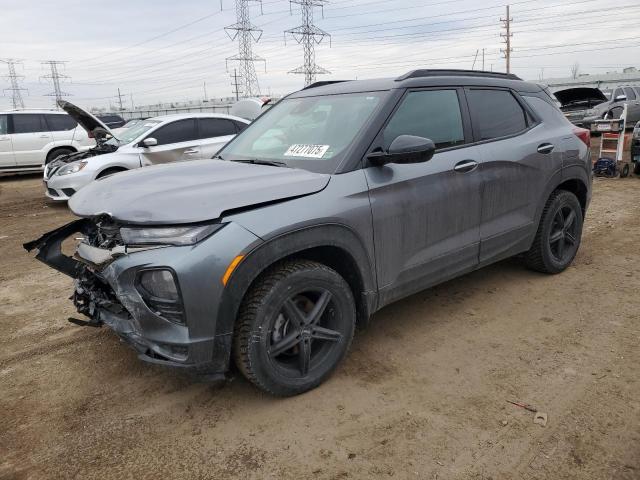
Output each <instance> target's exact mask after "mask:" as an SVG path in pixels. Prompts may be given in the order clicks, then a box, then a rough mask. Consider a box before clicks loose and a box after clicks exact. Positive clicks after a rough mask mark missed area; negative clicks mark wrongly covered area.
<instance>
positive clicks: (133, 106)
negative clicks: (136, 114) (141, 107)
mask: <svg viewBox="0 0 640 480" xmlns="http://www.w3.org/2000/svg"><path fill="white" fill-rule="evenodd" d="M129 98H130V99H131V111H133V110H135V109H136V106H135V105H134V104H133V93H130V94H129Z"/></svg>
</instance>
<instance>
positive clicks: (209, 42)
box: [0, 0, 640, 108]
mask: <svg viewBox="0 0 640 480" xmlns="http://www.w3.org/2000/svg"><path fill="white" fill-rule="evenodd" d="M505 4H506V1H505V0H487V1H477V0H425V1H422V2H416V1H411V0H396V1H391V0H334V1H330V2H328V3H327V4H326V5H325V7H324V18H323V14H322V10H321V9H320V8H317V9H316V10H315V19H316V22H315V23H316V25H317V26H318V27H319V28H322V29H323V30H325V31H327V32H328V33H330V34H331V45H330V44H329V39H328V38H326V39H325V40H324V41H323V42H322V43H321V44H319V45H317V46H316V62H317V63H318V64H319V65H321V66H323V67H325V68H326V69H328V70H330V71H331V74H330V75H323V76H322V77H321V79H323V80H324V79H332V78H334V79H350V78H369V77H381V76H395V75H399V74H402V73H404V72H406V71H408V70H411V69H413V68H420V67H423V68H428V67H431V68H447V67H450V68H471V67H472V66H473V64H474V57H475V55H476V52H477V51H478V50H479V51H480V52H481V51H482V49H483V48H484V49H485V69H487V70H489V69H491V68H493V69H494V70H500V71H504V69H505V62H504V59H503V58H501V56H500V54H499V49H500V48H501V47H502V45H501V39H500V36H499V35H500V33H501V28H500V17H504V16H505V7H504V6H505ZM222 8H223V9H222V10H220V0H181V1H176V0H171V1H169V0H153V1H151V0H145V1H142V0H126V1H125V0H110V1H109V2H106V3H102V2H91V1H87V0H35V1H34V0H31V1H22V2H17V1H16V0H0V11H1V12H2V14H1V15H0V32H2V36H1V38H2V40H0V58H17V59H21V60H23V65H22V66H19V67H18V68H17V70H18V73H19V74H20V75H23V76H24V77H25V79H24V80H22V86H24V87H25V88H27V89H28V95H25V97H24V98H25V102H26V104H27V107H40V106H50V105H52V104H53V102H52V100H51V98H49V97H45V96H43V95H45V94H47V93H49V92H51V91H52V87H51V85H50V84H47V81H46V80H45V79H41V78H40V77H42V76H43V75H46V74H47V73H49V72H48V71H47V70H46V68H45V67H43V66H42V65H41V64H40V62H41V61H43V60H50V59H53V60H63V61H66V62H67V63H66V65H65V67H64V68H63V69H62V72H63V73H64V74H66V75H68V76H69V77H70V79H69V80H68V81H65V83H64V84H63V89H64V91H65V92H68V93H70V94H71V95H72V96H70V97H69V99H70V100H72V101H74V102H76V103H78V104H80V105H83V106H87V107H89V106H102V107H104V106H108V105H109V104H110V103H111V104H112V105H115V95H116V93H117V89H118V87H119V88H120V90H121V92H122V93H123V94H124V95H126V97H125V101H126V106H127V107H128V106H130V104H131V97H133V101H134V102H135V104H136V105H143V104H150V103H155V102H159V101H184V100H188V99H195V100H197V99H200V98H202V97H203V95H204V89H203V82H205V81H206V83H207V92H208V95H209V97H227V96H230V95H231V94H232V86H231V79H230V77H229V72H228V71H227V70H226V65H225V63H226V62H225V58H226V57H229V56H232V55H234V54H235V53H237V48H238V47H237V42H236V43H234V42H232V41H231V40H230V39H229V37H228V36H227V35H226V33H225V31H224V27H225V26H227V25H230V24H233V23H235V9H234V3H233V0H222ZM261 10H262V11H261ZM250 11H251V16H252V22H253V23H254V24H255V25H257V26H259V27H261V28H262V29H263V30H264V33H263V36H262V38H261V39H260V41H259V42H258V43H257V44H255V45H254V47H253V48H254V53H255V54H257V55H260V56H262V57H264V58H265V59H266V73H265V66H264V65H263V64H257V65H256V71H257V73H258V78H259V82H260V87H261V90H262V93H263V94H268V93H269V92H272V93H282V94H284V93H288V92H290V91H293V90H297V89H299V88H301V87H302V85H303V81H304V78H303V76H301V75H292V74H288V73H287V72H288V71H289V70H291V69H293V68H296V67H298V66H300V65H302V61H303V57H302V47H301V46H300V45H297V44H296V42H295V40H293V39H291V38H288V39H287V42H286V45H285V42H284V34H283V32H284V30H286V29H289V28H293V27H296V26H298V25H299V24H300V22H301V19H300V12H299V9H298V8H297V7H295V6H294V7H293V8H292V13H290V7H289V3H288V1H287V0H264V2H263V5H262V9H261V8H260V5H259V4H258V2H253V3H252V6H251V9H250ZM511 16H512V17H513V19H514V22H513V33H514V37H513V48H514V53H513V57H514V58H513V60H512V65H513V72H514V73H516V74H518V75H520V76H522V77H524V78H527V79H538V78H539V77H540V76H541V75H543V76H544V77H545V78H549V77H564V76H568V75H569V74H570V71H571V67H572V65H574V64H575V63H579V65H580V71H581V72H582V73H605V72H607V71H614V70H621V69H622V68H623V67H626V66H636V67H640V33H639V31H638V28H637V25H638V24H639V20H640V2H639V1H638V0H620V2H619V4H618V5H616V6H615V7H613V6H611V4H608V3H606V2H601V1H598V0H579V1H572V0H565V1H562V0H519V1H513V2H511ZM229 67H230V68H231V71H232V69H233V65H229ZM475 68H477V69H478V68H482V54H481V53H480V54H478V57H477V59H476V60H475ZM0 72H1V74H5V73H6V65H4V64H1V63H0ZM6 87H8V81H7V80H6V79H5V78H2V79H0V89H4V88H6ZM9 106H10V97H9V94H8V93H7V96H5V97H0V108H7V107H9Z"/></svg>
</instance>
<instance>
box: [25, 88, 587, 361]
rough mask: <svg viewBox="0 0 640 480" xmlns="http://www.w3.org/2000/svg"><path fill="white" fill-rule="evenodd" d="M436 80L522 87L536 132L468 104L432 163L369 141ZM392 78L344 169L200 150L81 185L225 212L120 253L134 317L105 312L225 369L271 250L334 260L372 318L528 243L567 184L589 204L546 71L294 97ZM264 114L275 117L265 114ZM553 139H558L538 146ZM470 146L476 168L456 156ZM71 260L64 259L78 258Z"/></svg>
mask: <svg viewBox="0 0 640 480" xmlns="http://www.w3.org/2000/svg"><path fill="white" fill-rule="evenodd" d="M438 86H443V87H449V88H450V87H452V86H455V87H467V86H487V87H492V88H507V89H511V90H512V93H514V94H516V96H517V97H518V98H519V101H520V100H521V101H522V102H523V106H525V109H526V108H529V109H530V110H531V111H530V112H528V113H530V114H531V116H532V117H533V119H532V121H531V122H528V123H527V125H529V126H528V127H527V130H526V131H523V132H520V133H518V134H515V135H512V136H509V137H503V138H495V139H492V140H489V141H475V138H476V137H474V136H473V135H472V132H470V131H469V129H470V128H471V127H470V116H469V113H468V111H466V110H465V112H464V119H465V120H464V123H465V142H466V143H465V144H464V145H461V146H458V147H453V148H449V149H445V150H441V151H437V152H436V153H435V155H434V156H433V158H432V159H431V160H430V161H427V162H423V163H416V164H398V163H395V164H387V165H384V166H374V165H371V164H370V163H369V161H368V160H367V154H368V153H370V152H371V151H372V149H374V148H376V147H377V146H378V144H377V143H376V139H378V138H379V134H380V132H381V130H382V128H383V127H384V125H385V124H386V122H387V120H388V118H389V116H390V115H391V113H392V112H393V111H394V108H395V107H396V105H397V104H398V102H399V101H400V99H401V97H402V95H403V94H404V92H405V91H407V89H414V88H423V87H425V88H426V87H438ZM382 90H388V91H389V94H388V95H387V96H385V98H384V102H385V103H384V105H382V106H381V108H380V109H379V110H378V111H377V113H376V115H375V116H374V118H372V119H371V120H370V121H369V122H368V124H367V125H366V127H365V128H363V130H362V131H360V132H359V133H358V134H357V136H356V137H355V139H354V141H353V143H352V144H351V145H350V146H349V147H348V155H347V158H345V159H344V160H343V161H342V162H341V164H340V165H339V166H338V167H337V168H336V171H335V172H334V173H333V174H332V175H325V174H318V173H313V172H310V171H306V170H298V169H288V168H280V167H272V166H261V165H252V164H242V163H235V162H225V161H214V160H202V161H193V162H184V163H180V164H173V165H165V166H154V167H150V168H146V169H142V170H139V171H136V172H130V173H123V174H119V175H117V176H114V177H111V178H107V179H104V180H100V181H97V182H94V183H92V184H91V185H89V186H87V187H86V188H84V189H82V190H81V191H80V192H78V193H77V194H76V195H75V196H74V197H73V198H72V200H71V201H70V207H71V208H72V210H73V211H74V213H75V214H76V215H78V216H81V217H86V218H90V219H92V218H94V217H100V216H102V215H104V214H107V215H109V216H111V218H112V219H113V220H115V221H116V222H118V223H121V224H137V225H176V224H189V223H201V222H207V221H218V222H222V223H225V224H227V225H225V226H224V227H223V228H222V229H221V230H219V231H217V232H216V233H214V234H213V235H212V236H211V237H209V238H207V239H205V240H203V241H202V242H200V243H198V244H196V245H195V246H192V247H166V248H160V249H154V250H147V251H141V252H134V253H128V254H127V255H125V256H123V257H119V258H115V259H114V260H113V262H112V263H110V265H109V266H108V267H107V268H105V269H104V270H103V271H102V273H101V274H102V275H103V276H104V277H105V278H106V280H107V282H108V283H109V285H110V286H111V287H112V289H113V291H114V292H116V295H117V297H118V299H119V300H120V302H121V303H122V304H123V305H124V306H125V307H126V308H127V310H128V311H129V312H130V313H131V314H132V316H133V317H134V318H133V319H129V320H126V319H123V318H112V317H113V316H111V317H109V319H108V320H109V321H108V322H107V321H106V320H105V322H106V323H108V324H109V325H111V326H112V328H114V329H115V330H116V331H118V332H119V333H120V334H121V335H122V336H124V337H126V339H127V340H128V341H129V342H130V343H132V344H134V346H136V348H138V350H139V351H141V352H145V351H146V350H145V348H146V349H150V350H152V351H153V352H155V354H157V355H159V356H161V357H162V358H164V359H165V360H164V361H162V362H164V363H165V364H171V365H174V366H189V367H193V368H201V367H207V368H209V369H213V370H214V371H216V372H224V371H226V369H227V368H228V363H229V354H230V349H231V338H232V333H233V328H234V322H235V319H236V316H237V312H238V309H239V307H240V305H241V303H242V300H243V298H244V296H245V295H246V293H247V291H248V289H249V288H250V287H251V285H252V284H253V282H254V281H255V279H256V278H258V276H259V275H260V274H261V273H263V272H264V270H265V269H266V268H268V267H269V266H270V265H273V264H274V263H275V262H278V261H280V260H282V259H284V258H288V257H291V256H296V257H301V258H310V259H316V260H318V259H320V260H322V261H325V262H326V263H328V264H329V265H330V266H332V268H334V269H336V270H338V271H339V272H340V273H341V274H342V275H343V276H344V277H345V279H346V280H347V282H348V283H349V285H350V286H351V287H352V288H353V289H354V293H356V295H355V296H356V301H357V308H358V315H359V319H360V320H362V321H364V320H366V319H367V318H368V316H369V315H370V314H371V313H373V312H375V311H376V310H378V309H380V308H382V307H383V306H384V305H386V304H388V303H390V302H392V301H394V300H397V299H400V298H403V297H406V296H407V295H410V294H412V293H415V292H417V291H419V290H422V289H424V288H427V287H429V286H431V285H434V284H437V283H440V282H442V281H445V280H447V279H450V278H453V277H456V276H458V275H461V274H463V273H465V272H469V271H472V270H474V269H477V268H480V267H481V266H484V265H487V264H490V263H493V262H495V261H498V260H500V259H502V258H506V257H509V256H512V255H515V254H518V253H521V252H524V251H527V250H528V249H529V248H530V246H531V243H532V241H533V238H534V236H535V234H536V230H537V228H538V223H539V220H540V217H541V215H542V211H543V209H544V206H545V204H546V202H547V199H548V198H549V196H550V194H551V193H552V192H553V191H554V190H555V189H556V188H558V187H561V188H562V186H563V185H565V186H566V188H573V191H575V192H578V193H580V192H584V193H585V197H584V199H581V201H582V203H583V208H584V209H586V207H587V205H588V200H589V198H590V194H591V173H590V172H591V164H590V151H589V148H588V147H587V146H586V145H585V144H584V143H583V142H582V141H581V140H580V139H579V138H578V137H576V135H575V134H574V132H573V128H574V127H573V126H572V125H571V124H570V123H569V122H568V121H567V120H566V119H565V118H564V117H563V116H562V113H561V112H560V111H559V110H558V108H557V107H555V106H554V105H553V103H552V100H551V99H550V98H549V97H548V95H547V94H546V93H544V91H543V90H542V89H541V87H540V86H538V85H535V84H530V83H525V82H522V81H517V80H511V79H508V80H506V79H498V78H481V77H478V78H476V77H462V76H461V77H457V76H451V77H433V78H428V79H425V78H409V79H405V80H402V81H394V80H389V79H387V80H385V79H383V80H376V81H362V82H345V83H340V84H334V85H327V86H323V87H318V88H311V89H308V90H303V91H301V92H297V93H295V94H293V95H292V96H293V97H309V96H315V95H333V94H336V95H337V94H341V93H352V92H362V91H382ZM459 90H460V92H462V90H463V88H460V89H459ZM462 98H464V96H463V97H462ZM461 105H464V102H463V103H461ZM526 105H528V107H526ZM462 108H463V109H466V108H467V107H465V106H463V107H462ZM262 118H268V116H267V117H261V118H259V119H258V120H257V122H260V121H263V120H262ZM241 135H242V134H241ZM231 144H233V141H232V142H231ZM549 145H551V146H552V147H553V148H551V149H546V150H545V149H543V150H545V151H544V152H540V151H539V150H540V147H545V146H549ZM225 148H228V147H225ZM223 156H224V150H223ZM469 160H472V161H473V162H476V163H477V166H476V168H474V169H471V170H464V171H463V170H458V171H456V170H454V168H455V167H456V165H459V164H460V163H461V162H463V163H464V162H466V161H469ZM67 233H68V232H67ZM43 238H44V237H43ZM33 243H37V242H33ZM45 243H46V241H45ZM44 256H45V257H46V255H44ZM238 257H242V259H241V261H240V263H239V265H238V266H237V268H236V269H235V270H233V273H232V274H231V275H230V277H229V279H228V283H227V284H226V286H225V285H223V284H222V281H221V279H222V278H223V275H224V274H225V272H226V271H227V268H228V266H229V265H230V263H231V262H232V260H233V259H234V258H238ZM66 267H68V263H67V264H65V269H66V270H67V273H68V271H69V269H68V268H66ZM153 267H159V268H162V267H167V268H170V269H171V270H172V271H173V272H174V273H175V277H176V280H177V283H178V285H179V287H180V291H181V292H182V297H183V301H184V305H185V314H186V315H185V316H186V326H185V325H173V324H172V325H169V324H168V322H167V321H165V320H163V319H162V318H161V317H159V316H157V315H155V314H154V313H153V312H152V311H151V310H149V309H148V308H147V307H146V305H145V304H144V301H143V299H142V298H140V295H139V294H138V293H137V292H136V290H135V285H134V279H135V276H136V272H137V271H139V270H140V269H146V268H153ZM105 318H106V317H105ZM109 322H110V323H109ZM140 345H142V346H140ZM166 345H179V346H186V347H187V349H188V355H187V357H186V358H175V357H172V356H171V352H170V351H168V350H167V349H166ZM145 359H146V360H150V359H149V358H146V357H145ZM150 361H151V360H150ZM153 361H155V362H156V363H162V362H161V361H160V360H158V359H157V358H155V359H154V360H153Z"/></svg>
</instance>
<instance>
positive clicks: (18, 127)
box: [12, 113, 48, 133]
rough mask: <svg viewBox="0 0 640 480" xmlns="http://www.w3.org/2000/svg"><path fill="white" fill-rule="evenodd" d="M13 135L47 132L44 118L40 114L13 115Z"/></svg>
mask: <svg viewBox="0 0 640 480" xmlns="http://www.w3.org/2000/svg"><path fill="white" fill-rule="evenodd" d="M12 117H13V133H37V132H47V131H48V130H47V126H46V125H45V123H44V116H43V115H42V114H39V113H19V114H13V115H12Z"/></svg>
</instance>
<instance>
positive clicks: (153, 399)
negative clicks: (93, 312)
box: [0, 177, 640, 480]
mask: <svg viewBox="0 0 640 480" xmlns="http://www.w3.org/2000/svg"><path fill="white" fill-rule="evenodd" d="M639 213H640V179H638V178H628V179H624V180H601V181H596V182H595V192H594V200H593V204H592V209H591V211H590V212H589V215H588V218H587V221H586V226H585V234H584V240H583V245H582V249H581V250H580V252H579V254H578V257H577V259H576V261H575V264H574V265H573V266H572V267H571V268H570V269H569V270H568V271H567V272H565V273H564V274H562V275H559V276H545V275H540V274H536V273H532V272H530V271H527V270H525V269H524V268H523V267H522V266H521V265H520V263H519V262H518V261H515V260H511V261H506V262H502V263H500V264H498V265H495V266H493V267H490V268H487V269H484V270H482V271H479V272H476V273H474V274H471V275H468V276H465V277H463V278H460V279H457V280H455V281H451V282H448V283H447V284H445V285H441V286H439V287H437V288H434V289H432V290H429V291H426V292H423V293H420V294H418V295H415V296H413V297H411V298H409V299H407V300H405V301H402V302H400V303H397V304H395V305H393V306H391V307H388V308H386V309H384V310H383V311H381V312H379V313H378V314H376V315H375V317H374V319H373V322H372V325H371V326H370V328H369V329H368V330H366V331H364V332H360V333H359V334H358V335H357V336H356V339H355V341H354V344H353V348H352V351H351V353H350V355H349V357H348V359H347V361H346V363H345V364H344V365H343V366H342V367H341V368H340V369H339V371H338V372H337V374H336V375H334V376H333V377H332V378H331V379H330V380H329V381H328V382H327V383H326V384H325V385H323V386H322V387H320V388H318V389H316V390H315V391H313V392H310V393H308V394H305V395H302V396H300V397H297V398H291V399H285V400H282V399H274V398H270V397H268V396H265V395H262V394H260V393H259V392H258V391H256V390H255V389H254V388H252V387H251V386H250V385H249V384H248V383H247V382H246V381H244V380H243V379H242V378H239V377H238V378H235V380H233V381H232V382H230V383H228V384H226V385H225V386H223V387H222V388H214V387H212V386H210V385H206V384H201V383H195V382H194V381H193V380H192V379H190V378H185V377H181V376H180V375H178V374H177V373H175V372H173V371H169V370H165V369H162V368H160V367H154V366H150V365H147V364H144V363H141V362H140V361H138V359H137V358H136V355H135V354H134V353H133V352H132V351H131V350H129V349H128V348H127V347H126V346H125V345H124V344H121V343H120V342H119V341H118V339H117V338H116V336H115V335H114V334H112V333H111V332H110V331H108V330H107V329H99V330H94V329H88V328H87V329H83V328H79V327H76V326H73V325H71V324H69V323H68V322H67V320H66V319H67V317H68V316H70V315H73V314H74V311H73V309H72V308H71V305H70V302H69V301H68V300H67V297H68V295H69V294H70V291H71V280H70V279H68V278H66V277H64V276H63V275H61V274H58V273H55V272H54V271H53V270H51V269H49V268H47V267H45V266H44V265H42V264H40V263H39V262H37V261H35V260H33V259H32V258H30V256H29V255H28V254H27V253H26V252H24V251H23V250H22V248H21V244H22V242H24V241H26V240H30V239H33V238H35V237H37V236H38V235H39V234H40V233H42V232H45V231H48V230H50V229H52V228H54V227H56V226H59V225H61V224H62V223H64V222H66V221H68V220H69V219H71V218H72V217H71V215H70V213H69V212H68V211H67V209H66V206H64V205H56V204H53V203H51V202H49V201H47V200H45V199H44V198H43V193H42V187H41V185H40V183H39V180H38V178H37V177H23V178H19V179H16V178H10V179H0V253H1V255H0V325H1V327H2V332H3V334H2V337H1V338H0V478H2V479H26V478H29V479H38V478H65V479H66V478H81V479H93V478H95V479H110V478H117V479H124V478H136V479H139V478H189V479H205V478H207V479H208V478H242V479H245V478H255V479H263V478H273V479H280V478H284V479H300V478H311V477H313V478H320V479H343V478H388V477H394V478H416V479H489V478H493V479H514V480H516V479H518V480H520V479H554V480H555V479H568V478H571V479H574V478H575V479H578V478H579V479H594V480H595V479H597V480H604V479H616V480H617V479H640V379H639V376H638V372H639V371H640V348H639V344H640V295H639V292H640V290H639V289H638V281H639V280H640V248H639V245H640V244H639V239H640V215H639ZM506 400H521V401H525V402H528V403H531V404H533V405H536V406H537V407H538V408H539V409H540V410H541V411H544V412H546V413H547V414H548V419H549V420H548V424H547V426H546V427H541V426H539V425H536V424H534V423H533V421H532V420H533V414H531V413H529V412H526V411H524V410H523V409H520V408H518V407H515V406H512V405H510V404H508V403H507V402H506Z"/></svg>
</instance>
